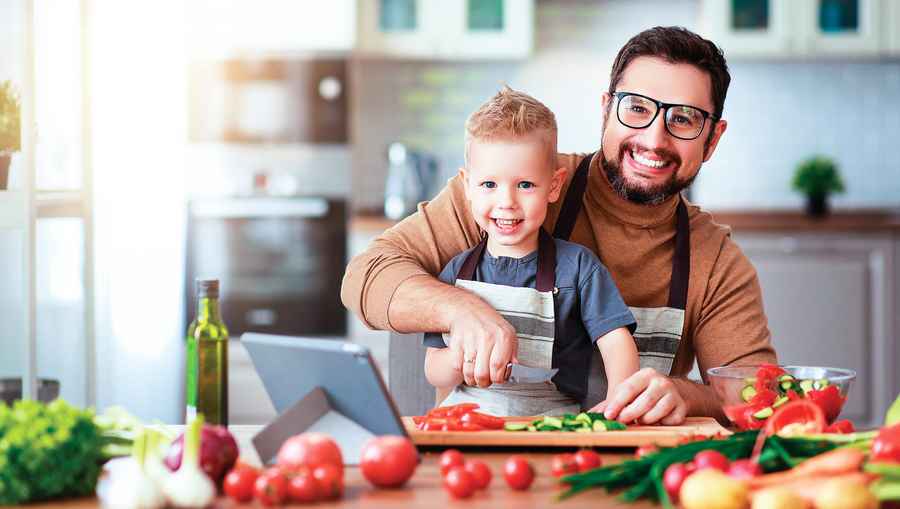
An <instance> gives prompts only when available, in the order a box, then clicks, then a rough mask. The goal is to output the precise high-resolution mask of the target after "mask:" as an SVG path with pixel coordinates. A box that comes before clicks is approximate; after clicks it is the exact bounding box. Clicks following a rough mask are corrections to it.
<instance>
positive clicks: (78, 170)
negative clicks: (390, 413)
mask: <svg viewBox="0 0 900 509" xmlns="http://www.w3.org/2000/svg"><path fill="white" fill-rule="evenodd" d="M655 25H682V26H685V27H687V28H690V29H692V30H695V31H698V32H700V33H701V34H704V35H705V36H708V37H711V38H712V39H713V40H714V41H716V42H717V43H718V44H720V45H721V46H722V47H723V49H724V51H725V54H726V57H727V58H728V62H729V66H730V69H731V74H732V84H731V88H730V90H729V93H728V98H727V100H726V103H725V111H724V117H725V118H726V119H727V120H728V122H729V128H728V131H727V133H726V135H725V137H724V138H723V139H722V141H721V143H720V145H719V147H718V150H717V152H716V153H715V155H714V157H713V159H712V160H711V161H710V162H709V163H707V164H706V165H704V167H703V169H702V171H701V173H700V177H699V178H698V179H697V181H696V183H695V184H694V185H693V188H692V189H691V191H690V194H691V198H692V200H694V201H695V202H697V203H699V204H700V205H702V206H703V207H705V208H706V209H708V210H710V211H712V212H713V213H714V214H715V217H716V218H717V220H718V221H719V222H720V223H724V224H730V225H731V226H732V227H733V230H734V238H735V239H736V240H737V242H738V243H739V244H740V245H741V246H742V247H743V248H744V250H745V252H746V253H747V254H748V256H749V257H750V258H751V260H752V261H753V262H754V264H755V265H756V267H757V269H758V271H759V275H760V278H761V282H762V285H763V289H764V297H765V305H766V310H767V313H768V315H769V319H770V327H771V330H772V333H773V340H774V342H775V345H776V347H777V348H778V350H779V353H780V355H781V361H782V362H783V363H787V364H791V363H793V364H807V365H825V366H840V367H848V368H853V369H856V370H857V372H858V376H859V378H858V380H857V382H856V386H855V387H854V388H853V389H852V392H851V397H850V400H849V402H848V404H847V407H846V408H845V413H844V415H845V416H846V417H849V418H852V419H853V420H854V421H856V423H857V424H859V425H866V424H874V423H876V422H878V421H879V420H880V418H881V416H882V415H883V411H884V409H885V408H886V407H887V403H888V400H889V399H891V398H893V396H894V395H896V393H897V392H898V391H900V375H898V370H897V365H898V361H900V346H898V342H900V340H898V338H900V163H898V162H897V158H896V157H895V149H896V143H897V141H896V140H897V138H898V135H900V1H898V0H856V1H852V0H443V1H439V0H330V1H328V2H304V1H299V0H293V1H292V0H256V1H249V0H188V1H187V2H182V1H176V0H163V1H157V2H142V1H137V0H127V1H121V0H55V1H53V0H33V1H31V0H3V1H2V2H0V82H2V81H5V80H11V82H12V83H13V85H14V86H15V87H16V89H17V90H18V91H19V93H20V99H21V107H22V125H23V129H22V146H21V150H20V151H18V152H15V153H13V154H12V158H11V165H10V169H9V178H8V184H7V185H5V186H0V189H5V190H0V378H2V379H3V380H4V385H3V387H4V390H5V391H12V390H13V389H14V386H15V384H16V383H18V381H20V380H24V384H22V385H24V391H25V393H26V394H37V393H39V392H40V393H41V394H44V393H46V394H53V393H55V392H56V391H58V393H59V395H61V396H62V397H64V398H66V399H67V400H69V401H70V402H72V403H75V404H79V405H95V406H97V407H98V408H105V407H107V406H109V405H114V404H121V405H125V406H126V407H127V408H128V409H129V410H131V411H132V412H134V413H135V414H136V415H138V416H139V417H141V418H143V419H159V420H162V421H164V422H179V421H180V420H181V419H182V418H183V415H182V414H183V397H182V392H183V378H184V366H183V362H184V352H183V350H184V346H183V345H184V338H183V336H184V331H185V328H186V324H187V323H188V321H189V320H190V319H191V316H192V314H193V306H194V305H195V303H194V297H193V289H192V283H191V282H192V281H193V279H194V278H196V277H216V278H219V279H220V280H221V281H222V288H223V297H222V311H223V315H224V320H225V322H226V323H227V324H228V325H229V327H230V329H231V332H232V338H233V341H232V347H231V364H232V366H231V381H230V387H231V393H230V397H231V409H232V414H231V415H232V422H233V423H244V422H265V421H267V420H268V419H269V418H271V416H272V415H274V412H273V410H272V408H271V405H270V404H269V402H268V399H267V397H266V396H265V393H264V390H263V388H262V386H261V384H260V382H259V380H258V378H257V377H256V375H255V373H254V372H253V370H252V367H251V364H250V361H249V359H248V358H247V356H246V354H245V352H244V351H243V349H242V348H241V346H240V344H239V342H238V341H237V339H238V337H239V335H240V334H241V333H242V332H245V331H270V332H277V333H285V334H298V335H316V336H330V337H336V338H347V339H349V340H351V341H355V342H359V343H362V344H365V345H366V346H368V347H370V348H371V349H372V351H373V354H374V356H375V358H376V360H377V361H378V363H379V365H380V367H381V369H382V373H383V375H384V376H385V377H386V379H388V378H390V373H389V364H390V363H389V360H388V359H389V349H388V345H389V341H388V335H387V333H384V332H377V331H368V330H366V329H365V327H364V326H362V325H361V324H360V323H359V322H358V321H357V320H356V319H355V318H354V317H353V316H351V315H349V314H348V313H346V312H345V310H344V309H343V307H342V306H341V304H340V301H339V293H338V292H339V286H340V281H341V276H342V275H343V270H344V266H345V263H346V261H347V260H348V259H349V258H350V257H351V256H353V255H354V254H356V253H358V252H360V251H361V250H363V249H364V248H365V246H366V245H367V244H368V243H369V242H370V241H371V240H372V239H373V238H374V237H376V236H377V235H378V234H379V233H381V232H382V231H384V229H385V228H388V227H390V226H391V225H392V224H394V222H395V221H396V220H398V219H400V218H402V217H404V216H405V215H406V214H408V213H409V212H410V210H412V208H413V207H414V205H415V203H416V202H417V201H419V200H423V199H428V198H429V197H431V196H433V195H434V193H435V192H436V191H437V190H439V189H440V188H441V187H442V186H443V184H444V182H445V181H446V179H448V178H449V177H451V176H453V175H454V174H455V173H456V171H457V169H458V168H459V166H460V165H461V163H462V160H463V159H462V157H463V124H464V122H465V119H466V117H467V116H468V114H469V113H470V112H471V111H472V110H473V109H474V108H475V107H476V106H477V105H478V104H480V103H481V102H483V101H484V100H485V99H486V98H488V97H489V96H490V95H492V94H493V93H494V92H495V91H496V90H497V89H498V88H499V87H501V86H502V85H503V84H509V85H510V86H512V87H514V88H517V89H522V90H525V91H527V92H529V93H531V94H533V95H534V96H535V97H537V98H539V99H540V100H542V101H543V102H545V103H546V104H547V105H548V106H549V107H550V108H551V109H552V110H553V111H554V112H555V113H556V116H557V121H558V123H559V127H560V131H559V149H560V151H562V152H590V151H593V150H595V149H596V148H597V147H598V144H599V140H600V127H601V126H600V124H601V116H600V107H599V104H600V94H601V93H602V91H604V90H605V89H606V87H607V84H608V80H609V71H610V66H611V63H612V60H613V58H614V56H615V54H616V52H617V51H618V49H619V48H620V47H621V46H622V45H623V44H624V43H625V42H626V41H627V40H628V39H629V38H630V37H631V36H633V35H634V34H636V33H637V32H639V31H641V30H643V29H646V28H649V27H652V26H655ZM24 126H33V128H27V129H26V128H24ZM3 148H4V147H0V154H2V152H3ZM816 154H819V155H823V156H826V157H828V158H830V159H831V160H832V161H834V162H835V163H836V164H837V166H838V168H839V171H840V174H841V176H842V178H843V182H844V184H845V187H846V192H844V193H842V194H835V195H833V196H832V197H831V198H830V205H831V209H832V211H831V214H830V215H828V216H826V217H825V218H818V219H816V218H811V217H810V216H809V215H808V214H807V212H806V211H805V207H806V200H805V198H804V197H803V196H802V195H801V194H800V193H798V192H797V191H794V190H793V189H792V188H791V179H792V176H793V174H794V171H795V169H796V168H797V165H798V164H799V163H800V162H801V161H803V160H805V159H807V158H809V157H810V156H813V155H816ZM0 164H2V157H0ZM0 169H2V167H0ZM2 176H3V175H2V174H0V177H2ZM2 181H3V179H0V183H3V182H2ZM41 391H43V392H41Z"/></svg>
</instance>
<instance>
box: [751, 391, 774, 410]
mask: <svg viewBox="0 0 900 509" xmlns="http://www.w3.org/2000/svg"><path fill="white" fill-rule="evenodd" d="M776 399H778V393H777V392H775V391H773V390H770V389H758V390H757V391H756V395H755V396H753V399H751V400H750V404H751V405H753V406H754V407H756V408H757V409H762V408H765V407H767V406H772V405H773V404H775V400H776Z"/></svg>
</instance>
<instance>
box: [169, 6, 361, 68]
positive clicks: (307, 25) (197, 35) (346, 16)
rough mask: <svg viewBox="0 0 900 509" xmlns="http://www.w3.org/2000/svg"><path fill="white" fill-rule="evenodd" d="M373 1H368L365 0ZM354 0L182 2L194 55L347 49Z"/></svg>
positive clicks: (353, 42)
mask: <svg viewBox="0 0 900 509" xmlns="http://www.w3.org/2000/svg"><path fill="white" fill-rule="evenodd" d="M368 1H372V0H368ZM356 3H357V0H328V1H326V2H303V1H297V0H254V1H252V2H248V1H246V0H192V1H190V2H186V3H185V9H186V17H187V22H188V46H189V48H190V52H191V54H192V56H194V57H200V58H204V57H205V58H222V57H229V56H235V55H243V54H257V55H258V54H273V55H278V54H291V53H309V52H313V53H320V52H329V53H330V52H337V53H345V52H350V51H351V50H353V48H354V47H355V45H356Z"/></svg>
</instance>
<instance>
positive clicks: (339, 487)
mask: <svg viewBox="0 0 900 509" xmlns="http://www.w3.org/2000/svg"><path fill="white" fill-rule="evenodd" d="M312 475H313V478H315V480H316V482H317V483H318V484H319V493H321V494H322V498H324V499H325V500H331V499H338V498H341V494H343V493H344V471H343V470H340V469H338V467H336V466H334V465H332V464H330V463H326V464H324V465H319V466H317V467H316V468H314V469H313V472H312Z"/></svg>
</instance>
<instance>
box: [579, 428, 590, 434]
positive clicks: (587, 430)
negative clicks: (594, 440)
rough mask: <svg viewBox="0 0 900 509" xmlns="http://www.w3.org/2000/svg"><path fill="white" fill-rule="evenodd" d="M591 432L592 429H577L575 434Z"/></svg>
mask: <svg viewBox="0 0 900 509" xmlns="http://www.w3.org/2000/svg"><path fill="white" fill-rule="evenodd" d="M590 432H591V428H577V429H576V430H575V433H590Z"/></svg>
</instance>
